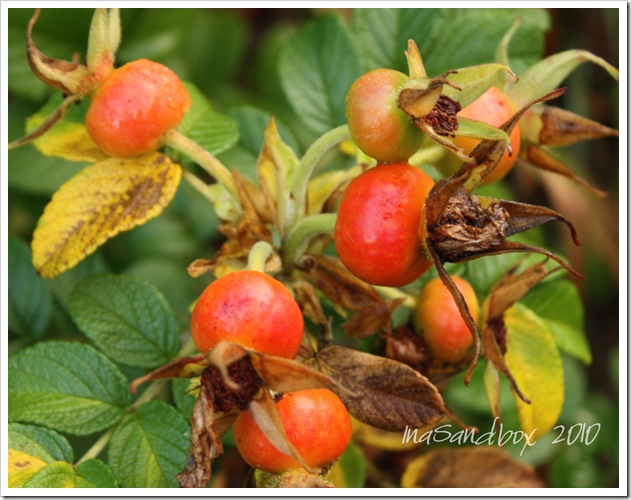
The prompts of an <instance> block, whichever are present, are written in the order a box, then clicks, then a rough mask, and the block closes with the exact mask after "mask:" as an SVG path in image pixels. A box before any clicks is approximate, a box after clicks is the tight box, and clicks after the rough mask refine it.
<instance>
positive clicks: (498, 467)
mask: <svg viewBox="0 0 631 500" xmlns="http://www.w3.org/2000/svg"><path fill="white" fill-rule="evenodd" d="M401 483H402V486H403V487H404V488H419V487H420V488H543V487H544V483H543V481H542V480H541V478H540V477H539V476H537V473H536V471H535V469H534V468H533V467H531V466H529V465H525V464H523V463H521V462H518V461H517V460H515V459H514V458H512V457H511V456H510V455H509V454H508V453H507V452H506V451H504V450H502V449H500V448H493V447H490V446H477V447H465V448H442V449H438V450H434V451H432V452H430V453H428V454H426V455H423V456H421V457H419V458H417V459H416V460H414V461H413V462H411V463H410V464H409V465H408V467H407V469H406V471H405V472H404V474H403V477H402V480H401Z"/></svg>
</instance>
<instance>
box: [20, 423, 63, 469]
mask: <svg viewBox="0 0 631 500" xmlns="http://www.w3.org/2000/svg"><path fill="white" fill-rule="evenodd" d="M8 435H9V448H11V449H13V450H17V451H21V452H24V453H26V454H28V455H31V456H33V457H37V458H41V459H42V460H43V461H44V462H46V463H52V462H55V461H58V460H61V461H64V462H73V461H74V452H73V450H72V447H71V446H70V443H68V440H67V439H66V438H65V437H63V436H62V435H61V434H57V433H56V432H55V431H52V430H50V429H46V428H44V427H38V426H36V425H27V424H16V423H13V424H9V426H8Z"/></svg>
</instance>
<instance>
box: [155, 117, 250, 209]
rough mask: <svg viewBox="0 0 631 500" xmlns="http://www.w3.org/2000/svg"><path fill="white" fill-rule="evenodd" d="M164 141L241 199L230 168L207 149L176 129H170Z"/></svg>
mask: <svg viewBox="0 0 631 500" xmlns="http://www.w3.org/2000/svg"><path fill="white" fill-rule="evenodd" d="M164 141H165V144H166V145H167V146H171V147H172V148H173V149H175V150H177V151H179V152H180V153H184V154H185V155H186V156H188V157H190V158H191V159H192V160H194V161H195V162H197V164H199V166H200V167H202V168H203V169H204V170H206V172H208V173H209V174H210V175H212V176H213V177H214V178H215V179H216V180H217V182H219V183H220V184H221V185H222V186H223V187H225V188H226V189H227V190H228V192H229V193H230V194H231V195H232V196H234V198H235V199H236V200H237V201H238V200H239V191H238V189H237V185H236V183H235V182H234V178H233V177H232V174H231V173H230V170H228V168H227V167H226V166H225V165H224V164H223V163H221V162H220V161H219V160H218V159H217V158H215V157H214V156H213V155H212V154H210V153H209V152H208V151H207V150H205V149H204V148H203V147H201V146H200V145H199V144H197V143H196V142H195V141H193V140H191V139H189V138H188V137H186V136H185V135H183V134H181V133H180V132H178V131H177V130H175V129H172V130H169V131H168V132H167V133H166V134H165V135H164Z"/></svg>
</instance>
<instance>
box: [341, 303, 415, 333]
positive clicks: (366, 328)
mask: <svg viewBox="0 0 631 500" xmlns="http://www.w3.org/2000/svg"><path fill="white" fill-rule="evenodd" d="M403 302H405V299H390V300H383V301H380V302H373V303H372V304H367V305H365V306H363V307H362V308H361V309H359V310H358V311H357V312H356V313H355V314H354V315H353V317H352V318H351V319H349V320H348V321H347V322H346V323H344V324H343V325H342V328H343V329H344V331H345V332H346V334H347V335H349V336H351V337H358V338H362V337H367V336H368V335H372V334H373V333H376V332H378V331H380V330H382V329H384V330H385V331H386V332H389V331H391V321H390V319H391V316H392V313H393V312H394V310H395V309H396V308H397V307H399V306H400V305H401V304H403Z"/></svg>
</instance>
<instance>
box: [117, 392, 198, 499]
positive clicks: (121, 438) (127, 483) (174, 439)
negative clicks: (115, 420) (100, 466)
mask: <svg viewBox="0 0 631 500" xmlns="http://www.w3.org/2000/svg"><path fill="white" fill-rule="evenodd" d="M189 437H190V426H189V423H188V422H187V421H186V419H185V418H184V417H183V416H182V414H181V413H180V412H179V411H177V410H176V409H175V408H173V407H172V406H169V405H167V404H165V403H162V402H160V401H150V402H148V403H145V404H143V405H142V406H140V407H138V408H137V409H136V411H135V412H133V413H131V414H129V415H127V416H126V417H125V419H124V420H123V422H122V423H121V425H120V426H118V427H117V429H116V431H115V432H114V434H113V435H112V439H111V441H110V444H109V448H108V456H109V463H110V465H111V466H112V469H113V470H114V474H115V475H116V478H117V479H118V481H119V483H120V484H121V486H123V487H125V488H149V487H151V488H167V487H176V486H177V479H176V476H177V474H178V473H180V472H181V471H182V469H183V468H184V466H185V465H186V460H187V457H188V450H189Z"/></svg>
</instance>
